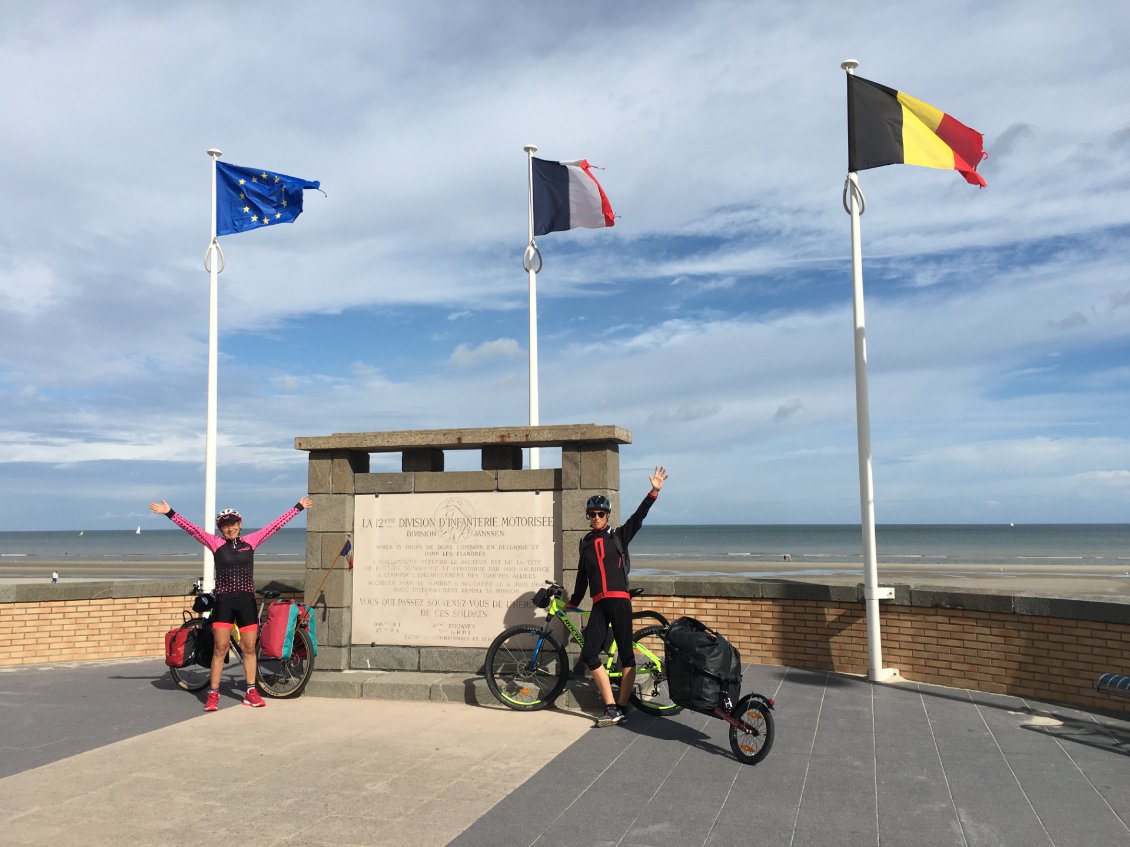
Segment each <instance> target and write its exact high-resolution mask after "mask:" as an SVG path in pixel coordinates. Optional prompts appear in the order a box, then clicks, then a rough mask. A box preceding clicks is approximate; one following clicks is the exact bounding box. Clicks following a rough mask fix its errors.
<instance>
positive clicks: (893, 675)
mask: <svg viewBox="0 0 1130 847" xmlns="http://www.w3.org/2000/svg"><path fill="white" fill-rule="evenodd" d="M867 678H868V679H870V680H871V681H872V682H902V674H900V673H899V669H898V668H879V669H877V670H871V671H870V672H869V673H868V674H867Z"/></svg>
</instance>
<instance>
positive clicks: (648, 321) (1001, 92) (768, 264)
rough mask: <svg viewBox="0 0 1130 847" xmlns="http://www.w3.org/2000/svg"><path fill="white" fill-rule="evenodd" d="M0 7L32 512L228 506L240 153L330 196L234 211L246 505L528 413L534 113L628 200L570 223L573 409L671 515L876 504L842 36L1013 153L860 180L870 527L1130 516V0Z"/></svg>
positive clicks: (257, 506) (1, 439) (759, 518)
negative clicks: (861, 435)
mask: <svg viewBox="0 0 1130 847" xmlns="http://www.w3.org/2000/svg"><path fill="white" fill-rule="evenodd" d="M0 8H2V11H3V20H4V26H3V27H2V28H0V73H2V76H3V79H4V80H5V84H4V85H3V86H2V87H0V109H2V112H3V114H4V116H5V120H4V124H5V133H4V135H5V143H4V148H5V151H6V155H5V157H4V159H5V164H4V166H3V167H4V173H5V179H4V194H5V202H4V203H3V204H2V205H0V245H2V249H0V331H2V333H3V336H4V338H3V341H2V342H0V408H2V409H3V411H2V413H0V482H2V484H3V489H4V493H5V497H4V506H3V508H2V509H0V530H19V529H71V528H86V529H122V528H132V527H133V526H134V525H135V524H138V523H144V522H145V521H150V520H155V519H154V518H152V517H151V516H150V515H149V513H148V510H147V503H148V502H149V501H150V500H152V499H155V498H162V497H163V498H167V499H168V500H169V501H170V502H172V503H173V505H174V506H175V507H177V508H179V509H180V510H182V511H185V512H186V513H187V514H189V515H190V516H191V517H193V518H200V517H201V514H200V513H201V510H202V504H203V496H204V495H203V460H204V424H205V412H206V408H205V403H206V377H207V343H208V338H207V328H208V275H207V274H206V273H205V271H204V267H203V256H204V252H205V249H206V247H207V244H208V233H209V203H210V182H209V181H210V173H211V164H210V161H209V159H208V157H207V155H206V153H205V151H206V150H207V149H208V148H209V147H218V148H220V149H221V150H223V152H224V156H223V158H224V161H228V162H231V163H234V164H240V165H247V166H251V167H256V168H266V169H269V170H275V171H281V172H283V173H287V174H292V175H295V176H300V177H303V178H306V179H316V180H320V181H321V183H322V188H323V189H324V190H325V192H326V195H325V196H323V195H322V194H320V193H318V192H312V191H308V192H306V196H305V211H304V212H303V214H302V216H301V217H300V218H299V219H298V221H297V222H296V223H294V224H291V225H285V226H279V227H277V228H271V229H269V230H264V231H259V232H254V233H244V234H238V235H232V236H226V237H224V238H222V239H221V244H222V247H223V250H224V255H225V262H226V266H225V270H224V272H223V274H222V275H221V277H220V338H219V347H220V366H219V370H220V395H219V442H218V443H219V448H218V453H219V473H218V498H217V499H218V505H220V506H226V505H233V506H237V507H238V508H240V509H241V510H242V511H243V512H244V513H245V514H246V515H248V521H249V523H250V524H251V525H255V526H258V525H261V524H262V523H264V522H266V521H267V520H269V519H270V518H271V517H273V516H274V515H275V514H277V513H279V512H280V511H282V510H283V509H284V508H285V507H287V506H288V505H289V504H291V503H293V502H294V500H295V499H296V498H297V497H298V495H300V494H301V493H303V491H304V488H305V481H306V454H305V453H300V452H298V451H296V450H295V449H294V446H293V445H294V438H295V437H296V436H305V435H327V434H330V433H334V432H351V431H372V430H399V429H433V428H448V427H478V426H509V425H521V424H525V423H527V420H528V418H527V415H528V393H527V392H528V361H527V346H528V336H527V311H526V309H527V279H526V275H525V274H524V273H523V271H522V268H521V254H522V250H523V248H524V246H525V242H526V226H527V222H526V161H525V153H524V152H523V150H522V146H523V145H524V144H526V143H534V144H537V145H538V146H539V148H540V150H539V153H538V155H539V156H542V157H544V158H547V159H559V160H569V159H576V158H582V157H585V158H588V159H589V160H590V161H591V162H593V163H594V164H596V165H599V166H600V167H602V168H603V170H601V171H599V172H598V175H599V178H600V180H601V182H602V184H603V186H604V188H605V190H606V192H607V193H608V196H609V198H610V199H611V202H612V205H613V208H614V209H615V211H616V214H617V220H616V226H615V227H614V228H612V229H605V230H574V231H571V232H568V233H552V234H550V235H546V236H543V237H541V238H539V239H538V244H539V247H540V249H541V252H542V256H543V259H544V267H543V270H542V272H541V274H540V275H539V277H538V305H539V323H538V326H539V335H538V353H539V360H540V374H539V386H540V397H541V403H540V418H541V421H542V423H546V424H551V423H586V422H595V423H601V424H615V425H619V426H622V427H625V428H627V429H628V430H630V431H631V432H632V434H633V443H632V444H631V445H628V446H625V447H624V448H622V451H621V470H622V486H623V488H624V489H625V496H626V497H628V498H629V499H630V500H631V502H632V503H634V502H635V499H636V494H637V493H638V494H639V495H641V496H642V494H643V493H644V491H645V490H646V488H647V479H646V476H647V473H648V472H649V471H650V469H651V468H652V467H653V466H654V465H655V464H657V463H663V464H665V465H666V466H667V467H668V469H669V470H670V473H671V479H670V482H669V484H668V487H667V488H666V489H665V490H664V494H663V504H662V509H660V510H659V511H657V512H654V513H653V518H654V519H655V520H656V521H660V522H665V523H855V522H858V521H859V499H858V498H859V487H858V464H857V454H856V424H855V421H856V414H855V384H854V366H853V342H852V310H851V258H850V256H851V243H850V232H849V218H848V216H847V215H846V214H845V213H844V210H843V206H842V195H841V192H842V189H843V181H844V177H845V170H846V159H847V146H846V111H845V92H844V88H845V85H844V79H843V76H844V75H843V71H841V69H840V62H841V61H842V60H844V59H847V58H855V59H858V60H859V61H860V63H861V65H860V67H859V69H858V71H857V73H858V74H859V75H860V76H863V77H866V78H868V79H873V80H876V81H878V82H881V83H883V84H885V85H888V86H891V87H893V88H897V89H900V90H903V91H907V92H909V93H910V94H912V95H914V96H915V97H918V98H920V99H922V100H925V101H926V102H927V103H930V104H932V105H934V106H936V107H938V108H940V109H942V110H943V111H945V112H948V113H950V114H952V115H954V116H955V117H956V118H957V119H959V120H961V121H963V122H964V123H966V124H968V125H970V126H973V127H976V128H977V129H978V130H979V131H981V132H982V133H984V136H985V146H986V149H987V150H988V153H989V158H988V159H987V160H986V161H985V162H984V163H983V164H982V165H981V166H980V168H979V170H980V172H981V173H982V174H983V175H984V177H985V178H986V180H987V181H988V188H987V189H984V190H979V189H977V188H975V187H973V186H970V185H968V184H967V183H966V182H965V181H964V180H963V179H962V178H961V177H960V175H958V174H957V173H956V172H947V171H941V170H933V169H926V168H917V167H901V166H898V167H886V168H878V169H874V170H869V171H865V172H863V173H861V174H860V182H861V185H862V187H863V191H864V193H865V195H866V203H867V206H866V212H865V214H864V215H863V218H862V236H863V256H864V285H865V289H866V325H867V346H868V356H869V366H868V367H869V377H870V413H871V434H872V447H873V455H874V479H875V493H876V516H877V519H878V522H879V523H880V524H882V523H965V522H976V523H982V522H988V523H993V522H1008V521H1014V522H1018V523H1019V522H1051V523H1054V522H1064V523H1076V522H1117V523H1125V522H1127V521H1128V520H1130V431H1128V429H1130V428H1128V424H1127V420H1128V417H1130V271H1128V269H1127V259H1128V258H1130V110H1128V109H1127V106H1126V103H1127V92H1128V91H1130V62H1127V61H1126V57H1125V53H1126V47H1125V45H1126V44H1127V43H1130V6H1127V5H1126V4H1123V3H1096V4H1084V5H1082V6H1080V5H1078V4H1065V3H1062V2H1046V0H1023V2H1020V0H1003V1H1002V2H996V3H992V4H985V3H981V2H967V0H954V2H950V3H947V4H945V5H944V6H939V5H938V4H937V3H933V2H931V3H926V2H920V0H908V2H906V3H902V4H899V6H898V13H897V14H894V13H892V11H891V9H892V7H891V5H890V4H889V3H879V2H855V3H851V4H846V3H832V2H796V3H787V4H782V3H779V2H773V3H770V2H760V0H748V2H734V3H727V2H662V0H660V1H659V2H646V3H645V2H625V3H616V4H610V3H598V2H578V3H570V4H529V3H516V2H513V3H512V2H494V3H481V4H472V3H460V4H453V3H439V2H434V3H417V4H404V3H392V2H335V3H323V4H311V3H299V2H273V3H265V2H246V3H237V4H233V3H218V2H217V3H208V2H199V3H179V4H178V3H161V4H154V3H141V2H125V0H107V2H102V3H98V4H89V3H86V2H48V3H35V4H32V3H17V2H8V0H5V1H4V2H0ZM477 458H478V457H477V455H449V457H448V467H449V468H454V469H463V468H466V469H472V468H475V467H477ZM552 462H553V453H552V451H543V465H549V464H552ZM374 468H375V469H395V468H394V465H393V464H391V463H390V460H389V459H387V458H381V459H377V458H376V457H374ZM631 492H636V493H631Z"/></svg>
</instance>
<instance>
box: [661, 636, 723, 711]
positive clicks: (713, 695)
mask: <svg viewBox="0 0 1130 847" xmlns="http://www.w3.org/2000/svg"><path fill="white" fill-rule="evenodd" d="M664 641H665V643H666V650H665V653H666V656H665V664H666V671H667V688H668V692H669V693H670V695H671V699H672V700H674V701H675V703H677V704H678V705H680V706H682V707H683V708H684V709H694V710H695V711H699V712H713V711H714V710H715V709H716V708H719V707H721V708H723V709H726V711H729V706H728V705H727V702H728V701H729V702H732V701H736V700H737V699H738V698H739V697H740V696H741V691H742V657H741V653H739V652H738V649H737V648H736V647H734V645H732V644H731V643H730V642H729V641H727V640H726V639H725V638H723V637H722V636H721V635H720V634H719V633H718V632H716V631H715V630H713V629H710V628H709V627H707V626H706V625H705V624H703V623H702V622H701V621H697V620H695V619H694V618H679V619H678V620H676V621H674V622H673V623H672V624H671V626H670V627H668V629H667V635H666V637H665V639H664Z"/></svg>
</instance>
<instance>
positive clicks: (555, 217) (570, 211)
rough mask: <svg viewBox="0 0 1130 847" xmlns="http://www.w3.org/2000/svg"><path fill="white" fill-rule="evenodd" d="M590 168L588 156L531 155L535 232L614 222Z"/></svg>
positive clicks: (541, 232) (538, 233) (603, 225)
mask: <svg viewBox="0 0 1130 847" xmlns="http://www.w3.org/2000/svg"><path fill="white" fill-rule="evenodd" d="M590 168H591V165H589V163H588V160H587V159H581V160H579V161H576V162H547V161H546V160H545V159H538V158H536V157H535V158H534V160H533V182H534V235H545V234H546V233H547V232H561V231H563V230H566V229H576V228H577V227H581V226H583V227H589V228H591V229H599V228H601V227H606V226H613V225H614V224H615V216H614V215H613V214H612V204H611V203H609V202H608V197H607V196H606V195H605V193H604V189H603V188H601V187H600V183H599V182H597V181H596V177H594V176H593V175H592V171H591V170H590Z"/></svg>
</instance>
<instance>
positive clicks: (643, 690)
mask: <svg viewBox="0 0 1130 847" xmlns="http://www.w3.org/2000/svg"><path fill="white" fill-rule="evenodd" d="M632 642H633V643H632V647H633V648H634V651H635V654H636V678H635V682H634V683H633V684H632V693H631V701H632V705H634V706H635V707H636V708H637V709H640V710H642V711H644V712H648V713H650V714H653V715H677V714H679V712H681V711H683V707H682V706H679V705H677V704H676V703H675V701H674V700H672V699H671V693H670V691H668V690H667V669H666V668H665V667H664V664H663V662H664V658H663V651H664V648H665V645H664V642H663V627H661V626H648V627H644V628H643V629H640V630H637V631H636V632H635V634H633V635H632Z"/></svg>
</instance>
